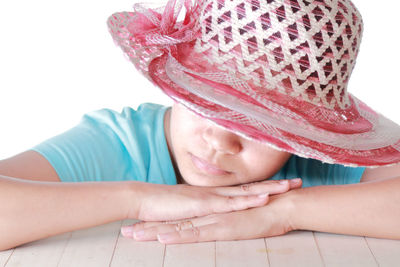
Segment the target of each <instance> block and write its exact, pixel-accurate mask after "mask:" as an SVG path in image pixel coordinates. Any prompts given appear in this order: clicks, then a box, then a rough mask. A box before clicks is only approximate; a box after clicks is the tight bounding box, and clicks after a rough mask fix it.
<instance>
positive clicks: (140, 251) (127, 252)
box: [111, 220, 165, 267]
mask: <svg viewBox="0 0 400 267" xmlns="http://www.w3.org/2000/svg"><path fill="white" fill-rule="evenodd" d="M135 222H136V221H135V220H125V221H123V223H122V225H124V226H125V225H132V224H133V223H135ZM164 251H165V245H163V244H161V243H160V242H158V241H152V242H137V241H135V240H133V239H131V238H126V237H123V236H122V235H120V236H119V238H118V242H117V246H116V247H115V251H114V256H113V259H112V262H111V266H115V267H123V266H140V267H145V266H149V267H153V266H162V264H163V260H164Z"/></svg>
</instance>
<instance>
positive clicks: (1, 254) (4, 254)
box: [0, 248, 14, 266]
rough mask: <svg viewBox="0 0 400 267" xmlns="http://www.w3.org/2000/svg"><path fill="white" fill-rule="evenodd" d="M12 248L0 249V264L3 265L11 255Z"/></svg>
mask: <svg viewBox="0 0 400 267" xmlns="http://www.w3.org/2000/svg"><path fill="white" fill-rule="evenodd" d="M13 252H14V249H13V248H12V249H8V250H3V251H0V266H5V264H6V263H7V262H8V259H9V258H10V257H11V256H12V254H13Z"/></svg>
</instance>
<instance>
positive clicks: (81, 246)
mask: <svg viewBox="0 0 400 267" xmlns="http://www.w3.org/2000/svg"><path fill="white" fill-rule="evenodd" d="M121 223H122V221H117V222H113V223H109V224H105V225H101V226H97V227H93V228H89V229H83V230H79V231H75V232H73V233H72V235H71V239H70V240H69V242H68V244H67V247H66V248H65V250H64V254H63V255H62V258H61V260H60V262H59V265H58V266H60V267H63V266H65V267H70V266H85V267H90V266H94V267H101V266H109V264H110V262H111V258H112V255H113V252H114V248H115V244H116V241H117V238H118V236H119V233H120V227H121Z"/></svg>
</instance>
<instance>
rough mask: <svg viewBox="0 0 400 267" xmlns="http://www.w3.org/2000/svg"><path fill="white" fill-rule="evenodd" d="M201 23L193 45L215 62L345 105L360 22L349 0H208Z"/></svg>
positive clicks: (268, 86)
mask: <svg viewBox="0 0 400 267" xmlns="http://www.w3.org/2000/svg"><path fill="white" fill-rule="evenodd" d="M199 24H200V27H201V37H200V38H198V39H197V40H196V44H195V50H196V52H198V53H202V54H204V56H205V58H206V59H207V60H208V61H209V62H210V63H212V64H213V65H215V66H216V67H217V68H218V69H220V70H223V71H229V72H232V73H234V74H235V75H236V76H237V77H240V78H241V79H244V80H247V82H250V83H252V84H253V85H254V86H255V87H257V88H258V89H259V90H264V91H265V90H278V91H279V92H280V93H283V94H286V95H290V96H293V97H301V98H302V99H303V100H305V101H307V102H310V103H313V104H315V105H322V106H324V107H326V108H340V109H344V108H346V107H348V106H349V105H350V103H349V99H348V95H347V83H348V80H349V78H350V75H351V72H352V70H353V68H354V65H355V62H356V57H357V54H358V51H359V46H360V42H361V37H362V30H363V23H362V18H361V15H360V13H359V12H358V10H357V9H356V7H355V6H354V4H353V3H352V2H350V1H349V0H314V1H312V0H309V1H306V0H206V1H205V2H204V3H203V7H202V11H201V14H200V17H199ZM264 93H265V92H264Z"/></svg>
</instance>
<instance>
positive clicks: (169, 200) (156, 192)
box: [128, 179, 302, 221]
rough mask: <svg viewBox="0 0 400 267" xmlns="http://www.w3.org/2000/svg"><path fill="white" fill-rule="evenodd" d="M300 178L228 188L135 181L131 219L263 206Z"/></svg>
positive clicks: (190, 215)
mask: <svg viewBox="0 0 400 267" xmlns="http://www.w3.org/2000/svg"><path fill="white" fill-rule="evenodd" d="M301 184H302V183H301V179H292V180H281V181H272V180H271V181H269V180H266V181H262V182H257V183H251V184H243V185H238V186H229V187H200V186H191V185H183V184H180V185H158V184H148V183H135V185H134V187H133V190H134V195H133V197H134V198H135V200H133V202H132V204H133V203H137V205H133V206H132V208H130V210H129V212H128V218H131V219H139V220H143V221H171V220H181V219H185V218H193V217H199V216H205V215H208V214H214V213H226V212H231V211H238V210H244V209H248V208H254V207H260V206H264V205H265V204H267V202H268V200H269V195H274V194H281V193H285V192H287V191H289V190H291V189H295V188H300V187H301Z"/></svg>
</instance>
